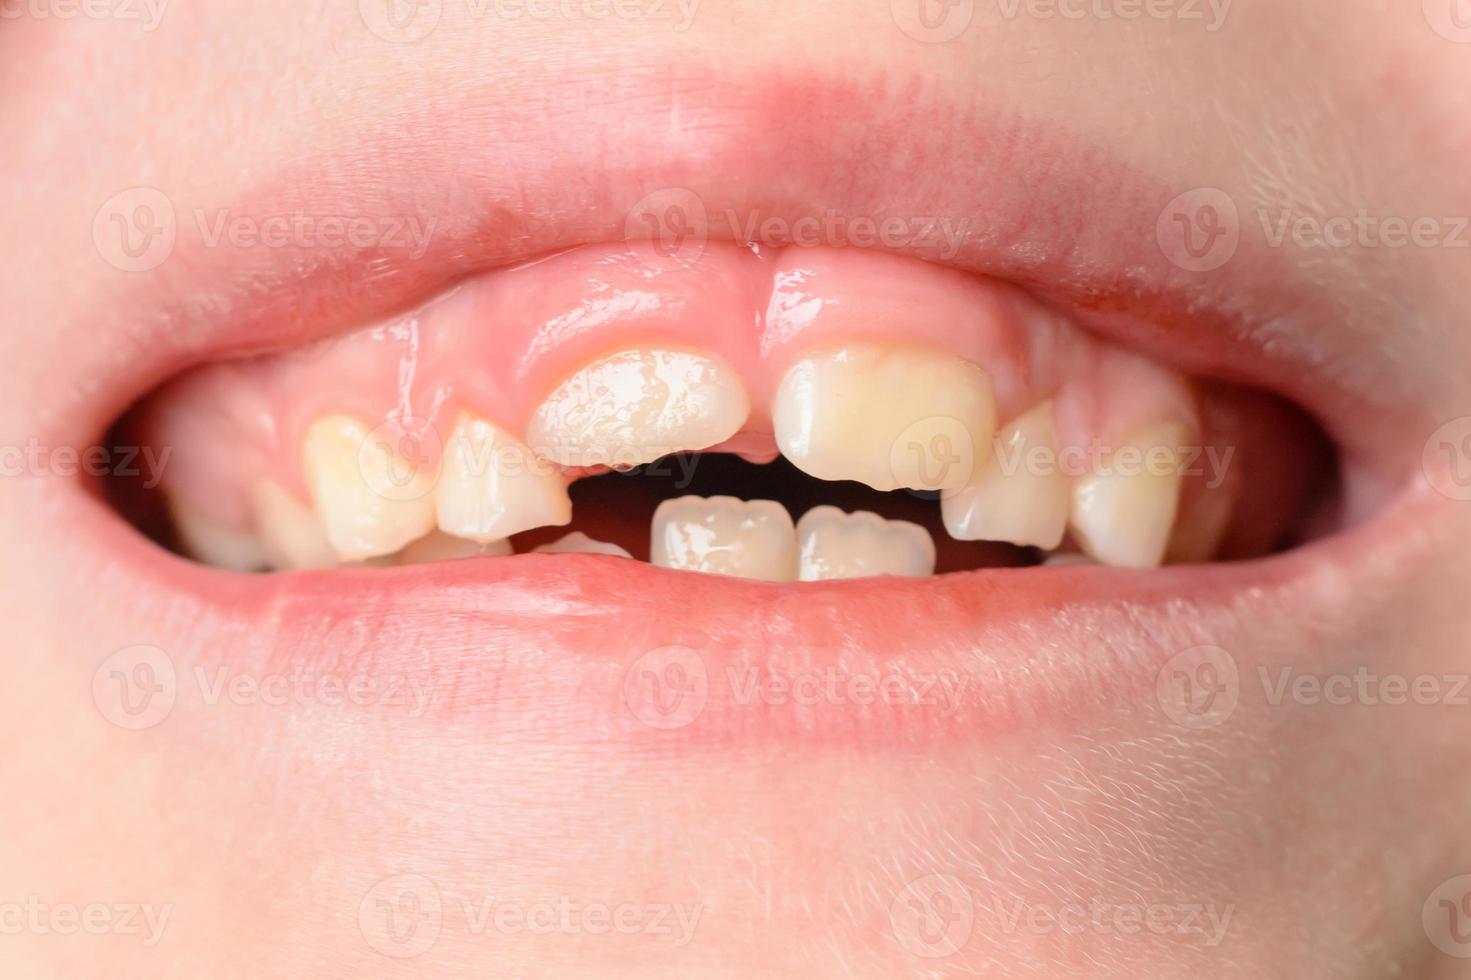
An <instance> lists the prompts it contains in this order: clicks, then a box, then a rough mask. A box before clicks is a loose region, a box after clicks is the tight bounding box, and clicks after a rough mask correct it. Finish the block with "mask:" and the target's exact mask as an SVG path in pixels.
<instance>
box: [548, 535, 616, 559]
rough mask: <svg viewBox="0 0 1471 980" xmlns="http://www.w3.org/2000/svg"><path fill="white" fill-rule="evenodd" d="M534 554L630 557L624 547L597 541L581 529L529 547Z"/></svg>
mask: <svg viewBox="0 0 1471 980" xmlns="http://www.w3.org/2000/svg"><path fill="white" fill-rule="evenodd" d="M531 550H532V552H533V553H534V554H540V555H616V556H617V557H619V558H632V557H633V555H631V554H629V553H628V551H627V550H626V549H624V548H620V547H619V546H618V545H616V544H613V543H612V542H610V541H598V540H595V539H593V538H590V537H588V536H587V535H586V534H583V533H582V532H581V531H573V532H572V533H571V534H567V535H563V536H562V537H560V538H558V539H557V540H556V541H553V542H552V543H551V544H544V545H541V546H539V547H536V548H532V549H531Z"/></svg>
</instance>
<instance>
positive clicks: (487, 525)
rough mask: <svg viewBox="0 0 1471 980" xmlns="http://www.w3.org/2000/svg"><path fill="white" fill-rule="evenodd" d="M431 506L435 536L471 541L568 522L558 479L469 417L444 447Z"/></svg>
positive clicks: (567, 501)
mask: <svg viewBox="0 0 1471 980" xmlns="http://www.w3.org/2000/svg"><path fill="white" fill-rule="evenodd" d="M434 502H435V508H436V510H437V511H438V521H439V529H440V530H441V531H443V532H445V533H446V534H452V535H454V536H456V537H459V538H469V539H471V540H474V541H498V540H503V539H505V538H508V537H510V536H511V535H513V534H518V533H520V532H521V531H527V530H530V529H531V528H536V527H546V526H548V525H562V524H566V523H567V522H569V521H570V520H572V500H571V498H569V497H568V496H567V484H566V481H565V480H564V479H563V478H562V476H561V474H559V473H558V472H556V470H555V468H554V467H552V466H551V465H550V464H549V463H546V462H545V461H543V460H540V459H537V458H536V457H535V456H533V455H532V453H531V450H530V449H528V448H527V447H526V446H525V445H524V444H523V443H521V442H520V441H519V440H517V439H516V438H515V437H513V436H510V435H508V434H507V433H506V432H504V431H503V430H501V429H499V428H497V427H496V426H495V425H493V424H492V423H491V422H489V421H487V420H485V419H482V418H477V417H476V416H473V415H469V414H465V415H461V416H460V419H459V421H458V422H456V423H455V428H454V431H453V432H451V433H450V437H449V440H448V441H447V442H446V443H445V447H444V463H443V465H442V467H441V469H440V474H439V486H438V487H437V489H436V490H435V493H434Z"/></svg>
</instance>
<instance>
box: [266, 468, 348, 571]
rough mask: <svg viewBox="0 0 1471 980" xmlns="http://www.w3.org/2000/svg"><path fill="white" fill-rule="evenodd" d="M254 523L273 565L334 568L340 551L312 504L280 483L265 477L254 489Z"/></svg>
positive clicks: (279, 566) (280, 566) (289, 567)
mask: <svg viewBox="0 0 1471 980" xmlns="http://www.w3.org/2000/svg"><path fill="white" fill-rule="evenodd" d="M251 505H252V507H253V508H254V511H255V525H256V527H258V528H259V529H260V535H261V541H262V542H263V543H264V545H265V551H266V559H267V560H268V562H269V563H270V565H271V567H272V568H280V569H298V568H333V567H335V566H336V565H337V553H336V552H335V551H333V550H332V543H331V542H330V541H328V540H327V532H326V530H325V529H324V528H323V527H322V522H321V520H320V519H318V517H317V515H316V514H315V513H314V512H313V511H312V509H311V508H310V507H308V506H307V505H306V504H304V503H302V502H301V501H299V500H297V499H296V498H295V497H293V496H292V495H291V494H290V493H288V492H287V491H286V490H284V489H283V488H282V487H281V486H280V485H278V484H276V483H274V482H273V481H271V480H262V481H261V482H260V483H257V484H256V485H255V489H254V490H253V491H252V492H251Z"/></svg>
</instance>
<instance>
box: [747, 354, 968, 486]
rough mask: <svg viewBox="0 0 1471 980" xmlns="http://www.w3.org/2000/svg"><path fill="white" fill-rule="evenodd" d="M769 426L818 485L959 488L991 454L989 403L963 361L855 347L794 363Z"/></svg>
mask: <svg viewBox="0 0 1471 980" xmlns="http://www.w3.org/2000/svg"><path fill="white" fill-rule="evenodd" d="M772 423H773V426H774V428H775V433H776V442H777V445H778V446H780V447H781V451H782V454H783V455H784V456H786V457H787V458H788V459H789V460H791V461H792V463H793V464H795V465H796V466H797V467H798V468H799V469H801V470H803V471H805V472H807V473H809V474H811V475H812V476H815V477H817V478H818V479H822V480H858V481H860V482H863V483H866V484H868V485H869V486H871V487H873V488H874V489H876V490H899V489H903V488H908V489H911V490H959V489H960V488H961V487H963V486H965V485H966V484H967V483H968V482H970V477H971V473H972V471H973V470H974V468H975V467H976V466H977V465H979V464H980V463H982V462H984V461H985V457H986V454H987V453H989V452H990V447H991V438H992V436H993V435H994V434H995V431H996V404H995V396H994V394H993V392H992V388H991V380H990V377H989V376H988V375H987V374H986V372H985V371H984V370H982V369H981V368H980V367H978V366H977V365H975V364H972V363H971V362H970V361H967V360H965V359H963V358H960V357H955V356H954V355H950V354H941V353H937V352H934V351H924V350H910V349H892V350H891V349H884V348H879V347H873V346H864V345H856V346H851V347H845V348H842V349H840V350H836V351H828V352H824V353H819V354H813V355H809V356H808V357H805V358H803V359H802V360H800V361H798V362H797V363H796V364H794V365H793V366H792V367H791V369H790V370H788V371H787V373H786V376H785V377H784V378H783V379H782V382H781V385H780V387H779V388H778V390H777V395H776V399H775V401H774V402H773V403H772Z"/></svg>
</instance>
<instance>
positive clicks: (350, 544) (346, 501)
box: [303, 415, 435, 561]
mask: <svg viewBox="0 0 1471 980" xmlns="http://www.w3.org/2000/svg"><path fill="white" fill-rule="evenodd" d="M303 455H304V457H305V458H304V463H303V465H304V467H305V470H306V483H307V488H308V490H309V491H310V492H311V496H312V503H313V504H315V505H316V509H317V516H318V517H320V518H321V520H322V524H323V526H324V527H325V528H326V530H327V540H328V541H330V542H332V549H333V550H334V551H336V552H337V555H338V557H339V558H341V559H342V560H344V561H355V560H358V559H362V558H373V557H376V556H378V555H386V554H391V553H392V552H395V551H397V550H399V549H400V548H402V547H403V546H404V545H406V544H408V543H409V542H410V541H413V540H415V539H416V538H421V537H423V536H424V535H425V534H428V533H429V532H430V531H432V530H433V529H434V492H433V491H434V479H435V474H434V473H433V472H432V471H431V470H429V469H428V468H427V467H425V466H424V465H422V464H421V463H420V462H418V461H414V460H406V459H403V458H401V457H400V456H399V455H398V454H397V453H396V452H394V450H393V447H392V446H390V445H389V444H388V443H387V442H385V441H383V440H382V439H380V438H378V437H376V436H374V435H373V434H372V433H371V432H370V431H369V430H368V428H367V426H365V425H363V424H362V423H361V422H359V421H357V420H356V419H353V418H349V417H348V416H345V415H331V416H327V417H326V418H322V419H318V420H317V421H316V422H314V423H313V424H312V427H311V428H310V429H308V430H307V434H306V442H305V447H304V450H303Z"/></svg>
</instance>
